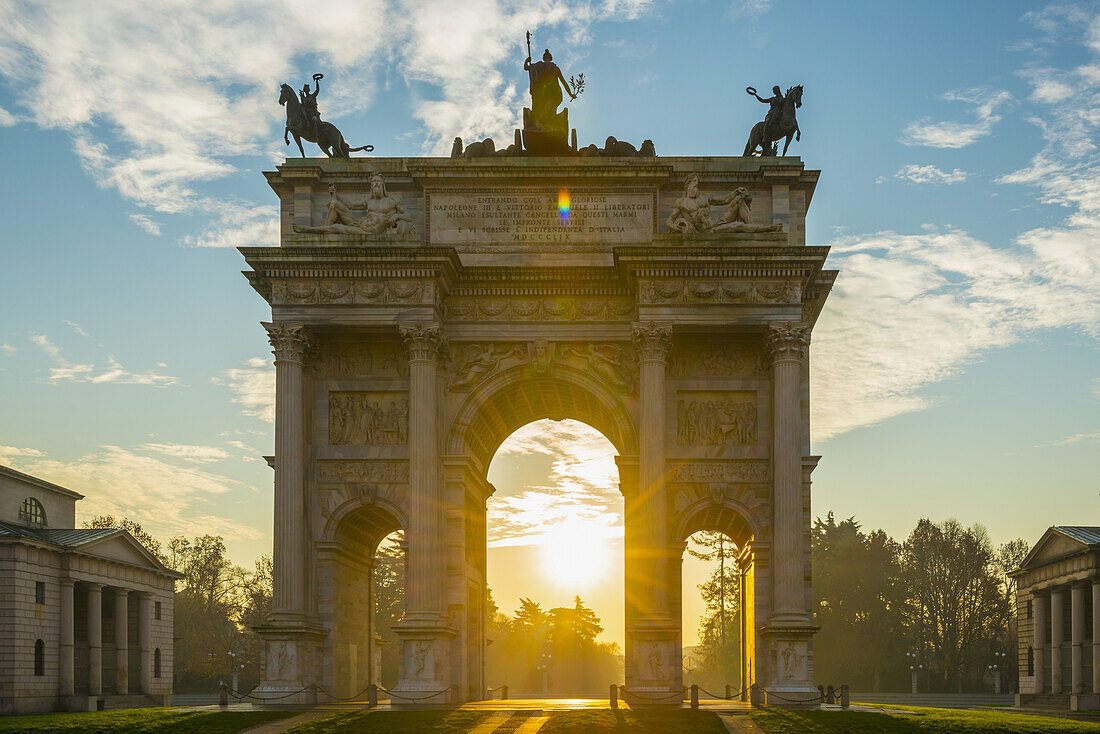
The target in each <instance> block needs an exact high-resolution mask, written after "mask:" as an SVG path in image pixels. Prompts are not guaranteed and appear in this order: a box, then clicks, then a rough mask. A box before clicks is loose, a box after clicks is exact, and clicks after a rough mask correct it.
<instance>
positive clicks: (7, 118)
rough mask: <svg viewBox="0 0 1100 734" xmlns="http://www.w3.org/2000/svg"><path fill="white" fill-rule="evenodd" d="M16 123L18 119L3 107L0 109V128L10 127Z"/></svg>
mask: <svg viewBox="0 0 1100 734" xmlns="http://www.w3.org/2000/svg"><path fill="white" fill-rule="evenodd" d="M18 123H19V118H17V117H16V116H15V115H13V114H12V113H10V112H8V111H7V110H5V109H4V108H3V107H0V127H11V126H13V125H16V124H18Z"/></svg>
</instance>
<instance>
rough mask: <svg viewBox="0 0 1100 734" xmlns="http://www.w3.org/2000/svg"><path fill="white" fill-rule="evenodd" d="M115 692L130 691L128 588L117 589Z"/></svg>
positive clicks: (123, 692) (123, 693)
mask: <svg viewBox="0 0 1100 734" xmlns="http://www.w3.org/2000/svg"><path fill="white" fill-rule="evenodd" d="M114 591H115V693H116V694H118V695H119V696H125V695H127V694H129V693H130V615H129V609H128V607H127V604H126V601H127V596H126V589H115V590H114Z"/></svg>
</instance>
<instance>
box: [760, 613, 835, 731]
mask: <svg viewBox="0 0 1100 734" xmlns="http://www.w3.org/2000/svg"><path fill="white" fill-rule="evenodd" d="M819 629H820V627H816V626H814V625H813V624H812V623H811V621H810V618H809V615H807V614H804V613H786V614H784V613H779V614H775V615H773V616H772V617H771V618H769V620H768V624H767V625H766V626H765V627H764V628H763V630H761V631H762V632H763V635H764V649H765V654H766V656H767V663H768V670H767V674H766V675H765V676H764V679H765V681H766V683H765V684H764V697H765V703H766V704H767V705H769V706H777V707H780V708H799V709H801V708H817V707H818V706H820V705H821V692H820V691H819V690H817V688H816V687H815V686H814V684H813V679H812V668H813V659H812V655H813V653H812V651H811V650H810V638H811V637H813V634H814V633H815V632H817V631H818V630H819Z"/></svg>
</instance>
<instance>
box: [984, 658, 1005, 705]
mask: <svg viewBox="0 0 1100 734" xmlns="http://www.w3.org/2000/svg"><path fill="white" fill-rule="evenodd" d="M1005 657H1006V653H1003V652H1000V651H997V652H994V653H993V663H992V664H990V665H987V666H985V667H987V668H988V669H989V671H990V672H991V673H992V674H993V693H995V694H998V695H1000V693H1001V669H1002V668H1003V667H1004V663H1005Z"/></svg>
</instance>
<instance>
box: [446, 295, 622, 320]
mask: <svg viewBox="0 0 1100 734" xmlns="http://www.w3.org/2000/svg"><path fill="white" fill-rule="evenodd" d="M443 314H444V318H446V319H447V320H450V321H626V320H629V319H630V318H631V317H632V316H633V314H634V302H633V301H632V300H630V299H628V298H572V297H568V296H550V297H534V298H522V297H520V298H513V297H508V298H506V297H489V298H478V297H473V296H455V297H453V298H448V299H447V300H446V301H444V303H443Z"/></svg>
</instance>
